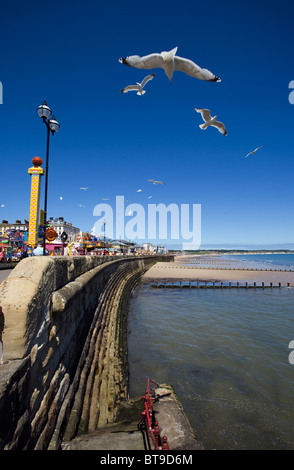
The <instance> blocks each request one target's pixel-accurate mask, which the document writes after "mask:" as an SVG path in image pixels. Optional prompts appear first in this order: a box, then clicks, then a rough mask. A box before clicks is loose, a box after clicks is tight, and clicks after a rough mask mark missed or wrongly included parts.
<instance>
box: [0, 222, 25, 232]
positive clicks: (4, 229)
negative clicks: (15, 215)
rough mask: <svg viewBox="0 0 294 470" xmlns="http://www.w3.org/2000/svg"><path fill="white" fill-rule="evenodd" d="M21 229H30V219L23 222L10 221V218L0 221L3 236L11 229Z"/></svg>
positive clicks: (21, 230) (22, 230) (23, 230)
mask: <svg viewBox="0 0 294 470" xmlns="http://www.w3.org/2000/svg"><path fill="white" fill-rule="evenodd" d="M18 230H19V231H20V232H26V231H27V230H28V220H25V221H24V222H22V221H21V220H16V221H15V222H13V223H9V222H8V220H2V222H1V223H0V234H1V235H2V236H3V235H5V234H6V233H7V232H10V231H18Z"/></svg>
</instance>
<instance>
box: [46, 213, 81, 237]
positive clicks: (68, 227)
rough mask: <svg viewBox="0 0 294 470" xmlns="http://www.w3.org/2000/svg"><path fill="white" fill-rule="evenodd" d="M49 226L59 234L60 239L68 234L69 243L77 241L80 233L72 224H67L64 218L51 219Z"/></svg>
mask: <svg viewBox="0 0 294 470" xmlns="http://www.w3.org/2000/svg"><path fill="white" fill-rule="evenodd" d="M48 222H49V224H50V226H51V227H52V228H54V230H55V232H56V233H58V237H60V235H61V234H62V233H63V232H65V233H66V234H67V237H68V238H67V242H70V241H75V239H76V235H78V234H79V233H80V229H79V228H77V227H74V226H73V225H72V224H71V223H70V222H65V220H64V218H63V217H59V218H57V219H53V217H50V219H49V221H48Z"/></svg>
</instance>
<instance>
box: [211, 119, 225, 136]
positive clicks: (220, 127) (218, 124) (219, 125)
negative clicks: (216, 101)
mask: <svg viewBox="0 0 294 470" xmlns="http://www.w3.org/2000/svg"><path fill="white" fill-rule="evenodd" d="M211 125H212V126H213V127H216V128H217V129H218V130H219V131H220V132H221V133H222V134H223V135H227V131H226V128H225V126H224V124H223V123H222V122H219V121H214V123H213V124H211Z"/></svg>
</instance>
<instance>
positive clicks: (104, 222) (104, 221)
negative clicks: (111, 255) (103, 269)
mask: <svg viewBox="0 0 294 470" xmlns="http://www.w3.org/2000/svg"><path fill="white" fill-rule="evenodd" d="M103 224H104V256H105V253H106V249H105V243H106V239H105V238H106V237H105V226H106V224H107V222H106V220H103Z"/></svg>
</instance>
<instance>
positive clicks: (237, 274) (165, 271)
mask: <svg viewBox="0 0 294 470" xmlns="http://www.w3.org/2000/svg"><path fill="white" fill-rule="evenodd" d="M179 258H180V259H179ZM179 258H178V257H177V258H175V261H174V262H166V263H165V262H160V263H156V264H155V265H154V266H152V268H150V269H149V270H148V271H147V272H146V273H145V274H144V276H143V279H144V280H145V281H149V280H155V279H158V280H163V279H166V280H175V281H176V280H179V281H181V280H183V281H184V280H186V281H188V280H189V281H211V282H213V281H215V282H232V283H237V282H242V283H245V282H248V283H254V282H256V283H259V284H261V283H262V282H264V283H266V284H267V283H268V284H270V283H273V285H278V284H279V283H281V285H282V286H287V285H288V284H289V286H291V287H294V272H293V271H292V272H289V271H274V270H247V269H240V268H235V267H234V265H231V264H229V265H227V266H226V265H224V263H220V264H219V267H198V266H190V265H189V264H185V265H181V261H182V262H184V259H183V257H179ZM189 259H191V257H189ZM185 263H186V260H185ZM232 266H233V267H232Z"/></svg>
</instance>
